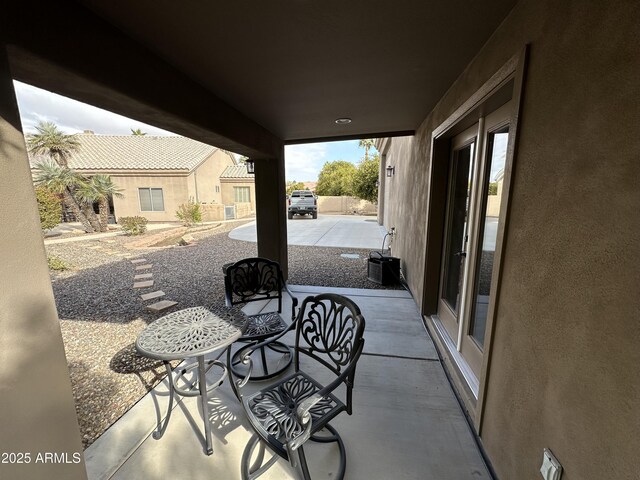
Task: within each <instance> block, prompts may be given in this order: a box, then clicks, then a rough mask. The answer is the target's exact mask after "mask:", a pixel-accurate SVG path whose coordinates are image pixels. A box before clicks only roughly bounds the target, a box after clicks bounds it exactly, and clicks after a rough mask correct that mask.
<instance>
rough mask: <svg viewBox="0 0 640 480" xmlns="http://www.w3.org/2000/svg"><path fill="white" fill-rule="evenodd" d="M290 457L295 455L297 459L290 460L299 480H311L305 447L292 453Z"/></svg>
mask: <svg viewBox="0 0 640 480" xmlns="http://www.w3.org/2000/svg"><path fill="white" fill-rule="evenodd" d="M289 455H290V456H294V455H295V456H296V457H297V458H296V459H295V460H294V459H293V458H290V459H289V463H291V465H292V467H293V468H295V470H296V473H297V475H298V479H299V480H311V475H310V474H309V467H308V466H307V457H305V455H304V447H299V448H298V449H297V450H296V451H295V452H291V453H290V454H289Z"/></svg>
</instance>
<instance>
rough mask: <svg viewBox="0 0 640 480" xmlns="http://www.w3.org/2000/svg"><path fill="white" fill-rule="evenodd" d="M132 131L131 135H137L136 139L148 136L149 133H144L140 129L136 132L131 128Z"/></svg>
mask: <svg viewBox="0 0 640 480" xmlns="http://www.w3.org/2000/svg"><path fill="white" fill-rule="evenodd" d="M130 130H131V135H135V136H136V137H143V136H145V135H146V134H147V132H143V131H142V130H140V129H139V128H136V129H135V130H134V129H133V128H131V129H130Z"/></svg>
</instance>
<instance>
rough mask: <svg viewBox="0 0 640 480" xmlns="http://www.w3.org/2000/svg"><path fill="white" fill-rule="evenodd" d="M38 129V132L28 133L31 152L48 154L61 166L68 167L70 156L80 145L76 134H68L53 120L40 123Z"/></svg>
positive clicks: (28, 144) (28, 145)
mask: <svg viewBox="0 0 640 480" xmlns="http://www.w3.org/2000/svg"><path fill="white" fill-rule="evenodd" d="M36 131H37V132H38V133H32V134H30V135H27V147H28V149H29V152H31V153H33V154H35V155H48V156H49V157H51V158H52V159H53V160H55V161H56V163H57V164H58V165H60V166H61V167H67V166H68V163H69V157H70V156H71V154H72V153H73V152H75V151H77V150H78V148H79V147H80V142H78V140H76V136H75V135H66V134H65V133H63V132H62V131H61V130H60V129H59V128H58V127H57V126H56V124H55V123H52V122H40V123H38V125H37V126H36Z"/></svg>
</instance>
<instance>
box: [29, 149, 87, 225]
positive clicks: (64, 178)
mask: <svg viewBox="0 0 640 480" xmlns="http://www.w3.org/2000/svg"><path fill="white" fill-rule="evenodd" d="M35 170H36V176H35V178H34V181H35V183H36V185H44V186H45V187H47V188H48V189H49V190H51V191H52V192H54V193H58V194H61V195H62V201H63V202H64V204H65V205H66V206H67V207H68V208H69V209H71V211H72V212H73V214H74V215H75V217H76V218H77V219H78V220H79V221H80V223H82V226H83V227H84V229H85V231H86V232H87V233H93V232H94V231H95V227H94V226H93V225H92V223H91V221H90V220H89V218H88V217H87V215H86V214H85V212H84V211H83V209H82V205H81V204H80V202H78V200H77V199H76V198H75V197H74V196H73V192H74V190H76V189H78V188H83V186H84V184H85V183H86V182H87V179H86V178H85V177H83V176H82V175H80V174H79V173H76V172H74V171H73V170H70V169H69V168H67V167H63V166H60V165H58V164H57V163H55V162H53V161H43V162H40V163H38V164H37V165H36V167H35Z"/></svg>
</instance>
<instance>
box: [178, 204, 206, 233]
mask: <svg viewBox="0 0 640 480" xmlns="http://www.w3.org/2000/svg"><path fill="white" fill-rule="evenodd" d="M176 217H178V220H180V221H181V222H182V223H184V225H185V226H186V227H189V226H191V225H193V224H194V223H200V222H201V221H202V210H200V204H199V203H196V202H194V201H193V200H189V201H188V202H187V203H183V204H182V205H180V206H179V207H178V211H177V212H176Z"/></svg>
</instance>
